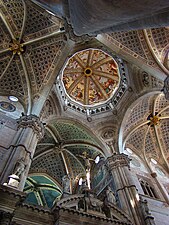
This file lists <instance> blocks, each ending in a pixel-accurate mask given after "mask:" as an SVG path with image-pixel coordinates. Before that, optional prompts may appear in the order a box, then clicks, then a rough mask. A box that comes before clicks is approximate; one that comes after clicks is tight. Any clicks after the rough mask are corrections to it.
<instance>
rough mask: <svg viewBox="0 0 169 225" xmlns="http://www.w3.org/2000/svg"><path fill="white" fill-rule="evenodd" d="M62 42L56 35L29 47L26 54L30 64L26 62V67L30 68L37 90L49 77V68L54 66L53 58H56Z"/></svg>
mask: <svg viewBox="0 0 169 225" xmlns="http://www.w3.org/2000/svg"><path fill="white" fill-rule="evenodd" d="M63 44H64V43H63V42H62V41H59V39H58V37H56V38H55V37H53V38H51V39H48V40H44V41H42V42H39V43H38V44H34V45H32V46H31V47H30V51H31V53H30V54H28V57H29V59H30V65H29V64H28V63H27V62H26V63H27V65H28V67H29V66H30V67H31V68H32V72H33V76H32V79H33V80H34V81H35V84H36V86H37V87H36V88H37V89H38V90H39V89H40V88H41V87H42V85H43V84H44V82H47V80H48V77H50V75H51V74H50V73H51V72H50V70H51V68H52V67H53V68H54V66H53V65H54V60H55V59H57V60H58V56H59V54H60V52H61V48H62V47H64V46H63ZM28 49H29V47H28ZM53 68H52V70H53Z"/></svg>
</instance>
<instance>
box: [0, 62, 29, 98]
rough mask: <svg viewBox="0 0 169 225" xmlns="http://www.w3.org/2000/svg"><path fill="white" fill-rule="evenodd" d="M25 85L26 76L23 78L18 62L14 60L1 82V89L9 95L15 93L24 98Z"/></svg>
mask: <svg viewBox="0 0 169 225" xmlns="http://www.w3.org/2000/svg"><path fill="white" fill-rule="evenodd" d="M25 84H26V81H25V78H24V76H22V72H21V71H20V68H19V65H18V61H14V60H13V61H12V62H11V64H10V66H9V67H8V69H7V71H6V73H5V74H4V76H3V77H2V79H1V81H0V89H1V90H3V91H6V92H8V93H14V94H16V95H17V96H18V94H19V95H20V96H24V95H25V89H26V88H24V86H25Z"/></svg>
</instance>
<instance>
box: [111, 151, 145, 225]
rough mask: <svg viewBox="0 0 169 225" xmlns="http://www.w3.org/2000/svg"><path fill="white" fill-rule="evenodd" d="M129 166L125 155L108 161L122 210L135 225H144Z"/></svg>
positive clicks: (117, 155)
mask: <svg viewBox="0 0 169 225" xmlns="http://www.w3.org/2000/svg"><path fill="white" fill-rule="evenodd" d="M129 164H130V159H129V158H128V156H127V155H125V154H114V155H112V156H111V157H109V158H108V159H107V166H108V167H109V169H110V172H111V173H112V176H113V178H114V183H115V188H116V194H117V195H118V198H119V203H120V206H121V208H122V209H123V210H124V211H125V212H126V213H127V214H128V215H129V217H130V218H131V220H132V222H133V224H136V225H140V224H142V225H144V224H145V223H144V218H143V216H142V213H141V209H140V202H139V195H138V192H137V189H136V186H135V184H134V181H133V179H132V175H131V173H130V167H129Z"/></svg>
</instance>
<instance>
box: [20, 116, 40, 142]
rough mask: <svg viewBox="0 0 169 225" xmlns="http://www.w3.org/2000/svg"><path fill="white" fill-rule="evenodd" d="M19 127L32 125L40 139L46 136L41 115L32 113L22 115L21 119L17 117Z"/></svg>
mask: <svg viewBox="0 0 169 225" xmlns="http://www.w3.org/2000/svg"><path fill="white" fill-rule="evenodd" d="M17 123H18V129H19V128H27V127H30V128H32V129H33V131H34V132H35V133H36V134H37V137H38V139H41V138H42V137H43V136H44V125H43V123H42V122H41V121H40V119H39V117H38V116H36V115H34V114H30V115H22V116H21V117H20V118H19V119H17Z"/></svg>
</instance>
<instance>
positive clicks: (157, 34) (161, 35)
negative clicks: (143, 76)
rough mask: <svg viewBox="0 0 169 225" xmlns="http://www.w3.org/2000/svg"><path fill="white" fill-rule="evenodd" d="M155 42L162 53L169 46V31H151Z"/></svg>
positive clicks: (165, 29)
mask: <svg viewBox="0 0 169 225" xmlns="http://www.w3.org/2000/svg"><path fill="white" fill-rule="evenodd" d="M151 32H152V36H153V39H154V42H155V44H156V46H157V50H158V51H159V52H160V53H161V51H162V50H163V48H165V46H166V45H168V40H169V29H168V28H154V29H151Z"/></svg>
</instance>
